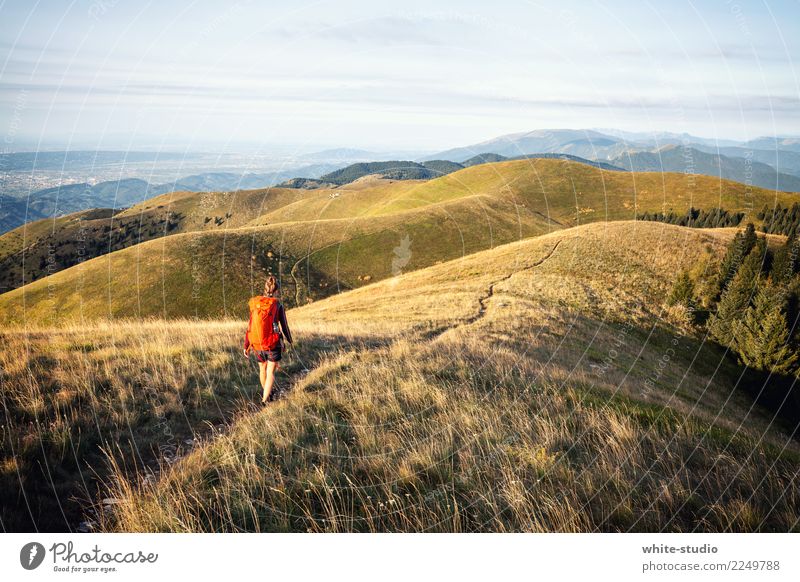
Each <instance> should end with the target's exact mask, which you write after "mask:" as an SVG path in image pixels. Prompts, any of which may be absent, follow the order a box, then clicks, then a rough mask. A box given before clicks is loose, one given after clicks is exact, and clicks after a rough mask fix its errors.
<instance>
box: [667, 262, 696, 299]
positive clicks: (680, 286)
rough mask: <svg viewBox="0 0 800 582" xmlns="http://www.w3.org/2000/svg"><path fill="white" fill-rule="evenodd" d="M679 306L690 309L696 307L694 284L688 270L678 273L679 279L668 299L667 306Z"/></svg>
mask: <svg viewBox="0 0 800 582" xmlns="http://www.w3.org/2000/svg"><path fill="white" fill-rule="evenodd" d="M678 304H680V305H685V306H686V307H689V308H691V307H693V305H694V282H693V281H692V279H691V277H689V271H687V270H686V269H683V270H681V272H680V273H678V278H677V279H676V280H675V284H674V285H673V286H672V291H671V292H670V294H669V297H668V298H667V305H678Z"/></svg>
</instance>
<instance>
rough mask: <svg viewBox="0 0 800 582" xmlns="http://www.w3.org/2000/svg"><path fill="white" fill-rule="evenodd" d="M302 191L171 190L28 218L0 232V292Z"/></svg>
mask: <svg viewBox="0 0 800 582" xmlns="http://www.w3.org/2000/svg"><path fill="white" fill-rule="evenodd" d="M305 195H306V193H305V192H303V191H298V190H294V189H289V188H286V189H281V188H270V189H265V190H245V191H236V192H202V193H195V192H171V193H168V194H162V195H161V196H156V197H154V198H150V199H148V200H146V201H144V202H142V203H140V204H137V205H135V206H132V207H131V208H128V209H125V210H122V211H119V210H117V211H113V210H111V209H94V210H85V211H82V212H76V213H73V214H68V215H66V216H61V217H58V218H47V219H43V220H39V221H36V222H32V223H29V224H26V225H23V226H20V227H18V228H16V229H14V230H12V231H11V232H8V233H5V234H3V235H0V293H2V292H5V291H10V290H12V289H16V288H18V287H20V286H22V285H23V284H25V283H30V282H33V281H37V280H39V279H41V278H42V277H46V276H47V275H52V274H54V273H58V272H59V271H62V270H64V269H66V268H69V267H72V266H74V265H77V264H80V263H83V262H84V261H86V260H89V259H92V258H95V257H99V256H102V255H105V254H107V253H109V252H113V251H117V250H121V249H125V248H128V247H132V246H134V245H136V244H139V243H142V242H146V241H149V240H153V239H158V238H162V237H164V236H168V235H172V234H177V233H181V232H192V231H213V230H227V229H230V228H237V227H240V226H242V225H244V224H246V223H247V222H249V221H251V220H252V219H253V218H254V217H256V216H258V215H260V214H262V213H263V212H266V211H269V210H275V209H277V208H279V207H280V206H281V205H285V204H289V203H292V202H296V201H298V200H302V199H303V198H304V196H305Z"/></svg>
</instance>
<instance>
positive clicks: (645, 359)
mask: <svg viewBox="0 0 800 582" xmlns="http://www.w3.org/2000/svg"><path fill="white" fill-rule="evenodd" d="M731 234H732V232H731V231H728V230H718V231H713V232H709V231H698V230H691V229H686V228H680V227H674V226H670V225H664V224H658V223H632V222H620V223H614V224H602V225H591V226H584V227H579V228H576V229H569V230H564V231H560V232H554V233H551V234H549V235H546V236H542V237H538V238H536V239H532V240H528V241H523V242H519V243H513V244H510V245H505V246H502V247H499V248H497V249H494V250H491V251H486V252H483V253H479V254H476V255H472V256H469V257H466V258H464V259H460V260H457V261H453V262H449V263H445V264H442V265H438V266H434V267H431V268H429V269H425V270H421V271H416V272H413V273H409V274H407V275H403V276H400V277H397V278H394V279H391V280H388V281H384V282H380V283H377V284H371V285H368V286H366V287H363V288H361V289H359V290H356V291H352V292H349V293H347V294H343V295H341V296H337V297H333V298H329V299H327V300H324V301H319V302H316V303H314V304H312V305H308V306H305V307H303V308H299V309H295V310H292V311H290V313H289V320H290V323H291V325H292V326H293V328H294V331H295V335H296V337H297V338H298V342H297V346H296V351H295V352H294V353H292V354H290V357H289V359H288V360H287V361H286V365H287V371H288V374H287V375H285V376H284V375H282V376H281V377H280V378H279V382H280V383H281V385H282V386H283V387H284V388H287V387H288V388H290V391H289V392H288V394H287V395H286V396H285V397H284V398H283V399H282V400H280V401H279V402H278V403H277V404H276V405H274V406H272V407H271V408H268V409H266V410H263V411H259V412H256V413H253V414H243V415H240V416H238V417H237V418H236V420H235V421H233V422H231V423H229V424H227V425H226V426H225V427H224V428H223V429H222V430H221V431H219V432H216V433H213V434H206V435H205V436H203V437H202V438H198V439H196V440H195V441H193V444H192V446H191V447H187V449H186V450H184V451H182V457H181V458H180V460H178V461H177V462H166V461H162V463H161V469H160V472H159V476H158V478H157V479H156V478H153V477H152V476H151V477H148V478H142V477H136V476H131V472H130V471H128V472H127V474H126V472H125V471H122V470H120V471H119V472H115V471H112V474H111V475H110V476H107V481H108V482H109V483H111V485H112V490H111V492H110V493H104V495H108V497H109V498H110V499H111V500H112V502H111V503H106V504H97V505H96V507H95V509H96V510H97V514H93V519H97V520H98V522H99V526H100V527H101V528H102V529H105V530H112V531H309V530H310V531H409V530H413V531H789V530H792V529H795V528H796V527H797V518H798V515H800V498H798V497H797V496H796V495H794V494H793V493H792V492H793V491H795V490H796V479H797V475H798V470H800V446H798V443H797V441H795V440H793V439H792V438H791V436H790V434H791V432H792V429H791V428H788V427H784V426H782V425H780V424H778V423H776V421H775V420H774V419H773V418H772V417H771V415H770V414H769V413H766V412H765V411H763V410H761V409H760V408H759V407H758V406H753V404H752V402H751V401H750V400H749V399H748V398H747V397H746V396H744V395H743V394H742V393H740V392H739V391H738V390H737V389H736V388H735V384H736V382H737V380H738V379H739V377H740V374H741V372H742V370H741V369H740V368H739V367H738V366H737V365H736V364H735V362H734V360H733V359H732V358H730V357H727V356H726V355H725V353H724V352H723V351H722V350H719V349H718V348H716V347H714V346H713V345H712V344H709V343H707V342H704V341H703V338H700V337H696V336H695V335H694V334H693V332H692V331H691V330H689V329H686V328H683V327H682V324H680V323H679V322H680V321H681V320H680V318H679V317H677V314H674V313H672V312H670V311H669V310H667V309H666V307H665V305H664V304H663V300H664V297H666V295H667V291H668V289H669V288H670V286H671V285H672V282H673V281H672V278H673V275H672V273H675V272H677V271H678V270H680V268H682V267H696V266H697V265H701V264H703V263H704V262H705V261H707V260H708V259H709V258H710V257H719V256H720V255H721V253H722V252H723V248H724V245H725V244H726V243H727V241H728V240H729V239H730V236H731ZM210 325H216V324H210V323H205V324H204V323H197V324H194V328H193V330H192V331H191V333H190V335H191V337H192V338H196V337H198V336H205V335H206V331H205V327H204V326H210ZM229 325H230V327H229V328H227V331H225V328H224V327H216V328H214V329H215V330H218V332H217V333H215V334H214V335H213V336H209V337H213V339H212V340H211V341H208V342H206V343H204V344H203V345H202V346H201V347H199V349H198V348H194V349H192V350H186V349H182V350H181V349H180V348H178V349H179V354H180V355H178V353H174V352H172V351H171V352H169V353H170V355H168V356H165V357H163V358H162V359H160V360H158V366H159V368H158V371H154V372H153V373H156V374H157V375H158V377H159V378H164V377H166V378H169V377H170V374H171V370H173V369H174V368H175V366H178V364H177V363H176V362H177V361H180V362H181V364H180V369H184V367H186V369H192V368H191V364H190V362H192V361H197V362H199V363H200V365H199V366H198V367H199V368H200V369H202V368H203V366H204V364H203V362H209V361H214V362H215V364H214V366H215V367H214V370H215V371H214V372H213V375H212V376H211V378H212V381H211V382H210V383H208V386H209V389H210V390H211V391H212V393H214V392H216V391H217V390H226V388H225V387H223V383H224V382H226V381H227V380H222V378H225V377H226V376H225V374H220V372H219V371H218V370H220V368H218V367H217V366H218V365H222V369H225V367H226V366H227V367H228V369H241V365H242V364H241V362H243V360H236V357H237V354H238V350H239V346H240V341H241V331H242V326H243V324H242V323H238V324H236V323H231V324H229ZM186 331H187V332H188V331H189V330H188V329H187V330H186ZM57 333H59V334H60V333H64V332H57ZM145 333H146V332H145V331H143V330H142V331H140V328H138V327H137V326H136V325H133V326H126V327H125V337H126V341H127V342H129V343H130V344H133V345H134V346H135V345H138V343H139V342H142V345H144V343H145V340H144V336H145ZM90 334H91V332H90ZM100 344H101V345H97V346H96V347H94V348H93V349H92V352H91V353H95V352H96V356H93V357H92V359H91V361H95V360H99V361H102V360H103V359H104V358H113V357H114V355H113V352H112V351H110V350H109V348H107V347H105V346H106V345H107V343H106V340H104V339H101V340H100ZM36 349H37V350H38V349H41V348H39V347H37V348H36ZM157 349H160V350H163V349H166V348H165V347H159V348H157ZM173 354H174V355H173ZM55 357H57V358H61V357H62V356H61V355H58V356H55ZM212 359H213V360H212ZM665 363H666V364H665ZM412 364H413V365H412ZM304 368H308V369H309V370H310V371H309V372H308V373H304V372H303V369H304ZM56 369H58V368H57V367H56ZM18 381H19V380H15V382H18ZM133 436H134V438H136V432H135V431H134V433H133ZM189 449H191V450H189ZM119 458H124V455H122V454H121V455H120V456H119ZM120 463H121V461H120Z"/></svg>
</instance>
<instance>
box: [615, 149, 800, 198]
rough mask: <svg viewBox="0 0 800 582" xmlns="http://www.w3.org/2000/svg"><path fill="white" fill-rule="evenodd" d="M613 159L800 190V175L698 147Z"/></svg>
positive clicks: (641, 167)
mask: <svg viewBox="0 0 800 582" xmlns="http://www.w3.org/2000/svg"><path fill="white" fill-rule="evenodd" d="M611 163H613V164H615V165H617V166H620V167H622V168H626V169H628V170H634V171H637V172H684V171H686V170H687V169H691V170H692V171H693V172H695V173H697V174H705V175H706V176H712V177H714V176H718V177H722V178H725V179H727V180H736V181H738V182H747V181H749V182H750V183H751V184H754V185H756V186H760V187H762V188H767V189H771V190H782V191H786V192H798V191H800V178H799V177H797V176H793V175H791V174H786V173H783V172H779V171H777V170H776V169H775V168H774V167H772V166H769V165H767V164H764V163H761V162H759V161H755V160H753V159H749V160H748V159H746V158H745V157H728V156H725V155H720V154H717V153H716V152H715V153H707V152H704V151H701V150H699V149H696V148H686V147H680V146H665V147H663V148H661V149H659V150H658V151H654V152H626V153H624V154H622V155H620V156H618V157H616V158H614V159H612V160H611Z"/></svg>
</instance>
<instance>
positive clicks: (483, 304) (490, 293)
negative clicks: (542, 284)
mask: <svg viewBox="0 0 800 582" xmlns="http://www.w3.org/2000/svg"><path fill="white" fill-rule="evenodd" d="M562 240H564V239H558V240H557V241H556V244H554V245H553V248H551V249H550V250H549V251H548V252H547V254H545V255H544V256H543V257H542V258H541V259H539V260H538V261H536V262H535V263H532V264H530V265H528V266H527V267H523V268H522V269H519V270H518V271H512V272H510V273H508V274H507V275H505V276H503V277H501V278H500V279H498V280H497V281H493V282H492V283H490V284H489V288H488V289H487V290H486V293H485V294H484V295H481V297H479V298H478V304H479V305H480V308H479V309H478V312H477V313H476V314H475V315H473V316H472V317H469V318H467V319H465V320H464V321H463V322H461V323H459V324H457V325H455V326H452V327H448V328H446V329H444V330H442V331H440V332H439V333H436V334H434V335H433V336H432V338H431V339H438V338H439V337H441V336H443V335H444V334H445V333H447V332H448V331H449V330H451V329H454V328H455V327H461V326H464V325H471V324H473V323H475V322H476V321H480V320H481V319H482V318H483V317H485V316H486V310H487V309H488V305H487V302H488V301H489V299H491V298H492V297H494V288H495V286H497V285H499V284H500V283H502V282H504V281H508V280H509V279H510V278H511V277H513V276H514V275H516V274H517V273H522V272H524V271H530V270H531V269H533V268H535V267H538V266H539V265H541V264H542V263H544V262H545V261H546V260H547V259H549V258H550V257H551V256H553V253H554V252H555V251H556V249H557V248H558V245H560V244H561V241H562Z"/></svg>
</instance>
